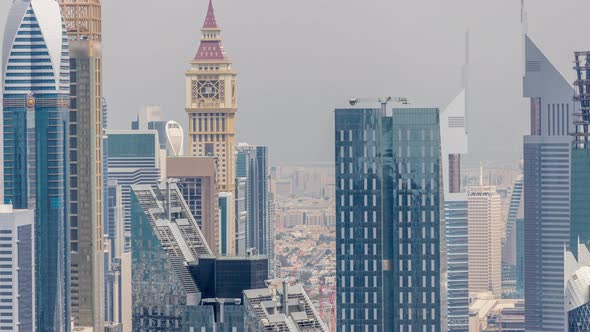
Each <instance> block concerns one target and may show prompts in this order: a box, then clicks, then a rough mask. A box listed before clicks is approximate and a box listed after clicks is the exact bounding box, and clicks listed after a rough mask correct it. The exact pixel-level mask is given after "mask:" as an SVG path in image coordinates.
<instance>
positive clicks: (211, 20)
mask: <svg viewBox="0 0 590 332" xmlns="http://www.w3.org/2000/svg"><path fill="white" fill-rule="evenodd" d="M218 28H219V27H218V26H217V21H216V20H215V11H214V10H213V0H209V9H208V10H207V17H206V18H205V23H204V24H203V29H218Z"/></svg>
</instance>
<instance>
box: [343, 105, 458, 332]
mask: <svg viewBox="0 0 590 332" xmlns="http://www.w3.org/2000/svg"><path fill="white" fill-rule="evenodd" d="M335 120H336V125H335V129H336V131H335V136H336V218H337V222H336V261H337V267H336V277H337V278H336V280H337V286H336V292H337V294H338V296H337V308H338V310H337V322H336V323H337V326H338V329H339V331H353V330H354V331H357V330H365V329H368V330H369V331H408V330H410V329H411V330H412V331H421V330H424V329H428V330H431V331H441V330H442V329H443V327H444V328H445V329H446V325H447V321H446V319H447V310H446V306H447V299H446V292H445V291H444V287H445V285H446V280H445V278H444V276H446V272H447V269H446V268H447V266H446V259H445V257H446V252H445V248H446V244H445V242H444V240H445V236H444V234H445V225H444V223H443V222H442V221H443V218H444V216H443V215H442V213H443V210H442V208H443V202H442V199H443V196H442V195H443V188H442V187H441V183H442V178H441V176H442V174H441V141H440V122H439V111H438V109H432V108H416V109H410V108H408V109H393V112H391V111H390V110H385V109H337V110H336V112H335ZM441 234H442V235H441Z"/></svg>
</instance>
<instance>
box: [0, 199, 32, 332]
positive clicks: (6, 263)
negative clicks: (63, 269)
mask: <svg viewBox="0 0 590 332" xmlns="http://www.w3.org/2000/svg"><path fill="white" fill-rule="evenodd" d="M0 246H1V247H2V251H1V252H0V261H2V264H1V265H0V275H1V276H2V278H0V288H1V289H2V292H0V303H2V305H1V306H0V317H2V319H0V329H1V330H4V331H31V332H32V331H36V329H35V212H34V211H33V210H14V209H13V207H12V205H0Z"/></svg>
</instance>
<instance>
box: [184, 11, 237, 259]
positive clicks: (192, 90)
mask: <svg viewBox="0 0 590 332" xmlns="http://www.w3.org/2000/svg"><path fill="white" fill-rule="evenodd" d="M236 79H237V73H236V72H234V71H233V69H232V62H231V60H230V58H229V57H228V55H227V54H226V53H225V51H224V50H223V46H222V44H221V29H220V28H219V26H218V25H217V21H216V20H215V12H214V10H213V4H212V1H211V0H209V9H208V11H207V17H206V18H205V23H204V24H203V28H202V29H201V44H200V45H199V49H198V50H197V54H196V55H195V57H194V58H193V60H192V62H191V68H190V69H189V70H188V71H187V72H186V112H187V114H188V117H189V137H188V143H189V144H187V145H188V146H189V155H191V156H214V157H215V158H216V163H217V183H218V189H219V192H220V193H230V194H231V197H235V156H234V154H235V151H234V150H235V115H236V112H237V108H238V104H237V97H236ZM229 205H230V206H232V207H233V205H234V204H229ZM224 215H225V216H226V219H227V220H226V221H230V219H231V218H233V216H234V211H233V209H232V211H225V213H224ZM233 225H234V222H233V221H232V222H227V227H226V228H225V230H226V232H227V234H226V235H227V237H226V238H232V236H233V237H234V238H235V229H234V228H235V226H233ZM221 236H223V235H221ZM227 242H229V243H228V244H227V245H228V247H227V253H228V254H231V253H233V252H234V250H235V241H227ZM211 245H212V246H213V244H211Z"/></svg>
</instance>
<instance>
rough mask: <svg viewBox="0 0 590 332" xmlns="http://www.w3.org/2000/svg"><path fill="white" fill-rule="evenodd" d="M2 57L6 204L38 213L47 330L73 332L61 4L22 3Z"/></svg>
mask: <svg viewBox="0 0 590 332" xmlns="http://www.w3.org/2000/svg"><path fill="white" fill-rule="evenodd" d="M4 31H5V33H4V47H3V54H2V78H3V84H2V85H3V112H2V115H3V142H2V143H3V162H4V164H3V165H4V167H3V179H4V192H3V200H4V202H5V203H11V204H13V206H14V208H15V209H29V210H35V268H36V269H35V309H36V322H35V325H36V328H37V329H38V330H40V331H57V332H61V331H69V327H70V288H69V285H70V282H69V278H70V275H69V271H70V261H69V257H70V255H69V221H68V220H67V218H66V214H67V209H68V206H67V205H66V202H67V196H69V195H67V191H68V189H67V187H68V178H67V175H68V171H69V170H68V160H69V159H70V157H69V156H68V151H67V143H68V142H67V137H68V128H67V122H68V116H69V110H68V108H69V106H70V59H69V46H68V35H67V31H66V28H65V25H64V24H63V19H62V15H61V12H60V7H59V4H58V3H57V2H56V1H54V0H16V1H13V3H12V7H11V9H10V12H9V14H8V20H7V22H6V28H5V30H4Z"/></svg>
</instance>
